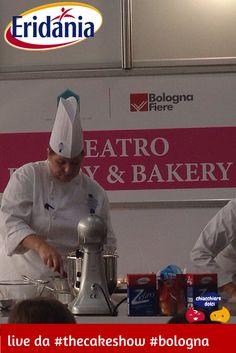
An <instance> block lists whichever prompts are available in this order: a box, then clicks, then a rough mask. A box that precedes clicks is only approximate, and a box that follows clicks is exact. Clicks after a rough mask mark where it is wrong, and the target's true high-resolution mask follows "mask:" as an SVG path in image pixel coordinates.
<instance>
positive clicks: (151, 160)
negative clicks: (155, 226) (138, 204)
mask: <svg viewBox="0 0 236 353" xmlns="http://www.w3.org/2000/svg"><path fill="white" fill-rule="evenodd" d="M84 138H85V150H86V158H85V160H84V163H83V170H84V172H85V173H86V174H88V175H89V176H90V177H91V178H94V179H95V180H97V181H98V182H99V183H100V184H101V185H102V186H103V187H104V188H105V189H106V190H145V189H146V190H147V189H184V188H232V187H236V127H214V128H212V127H211V128H189V129H147V130H112V131H87V132H85V133H84ZM48 140H49V133H47V132H32V133H3V134H1V135H0V151H1V153H0V168H1V169H0V172H1V173H0V191H1V192H2V191H3V190H4V188H5V186H6V184H7V182H8V180H9V177H10V175H11V173H12V172H13V171H14V169H16V168H18V167H20V166H21V165H22V164H24V163H27V162H29V161H36V160H41V159H45V158H46V148H47V144H48Z"/></svg>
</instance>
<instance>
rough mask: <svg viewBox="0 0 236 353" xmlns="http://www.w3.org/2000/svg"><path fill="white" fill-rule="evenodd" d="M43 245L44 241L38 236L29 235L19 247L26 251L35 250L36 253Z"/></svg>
mask: <svg viewBox="0 0 236 353" xmlns="http://www.w3.org/2000/svg"><path fill="white" fill-rule="evenodd" d="M44 244H45V241H44V240H43V239H42V238H40V236H39V235H37V234H30V235H28V236H27V237H25V238H24V239H23V240H22V242H21V245H22V246H23V247H24V248H25V249H28V250H35V251H36V252H39V248H40V247H41V246H42V245H44Z"/></svg>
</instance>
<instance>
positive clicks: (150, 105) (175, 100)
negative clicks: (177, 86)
mask: <svg viewBox="0 0 236 353" xmlns="http://www.w3.org/2000/svg"><path fill="white" fill-rule="evenodd" d="M192 101H193V94H168V93H166V92H162V93H158V94H156V93H130V111H131V112H151V111H171V110H173V109H174V106H175V105H177V104H179V103H185V102H192Z"/></svg>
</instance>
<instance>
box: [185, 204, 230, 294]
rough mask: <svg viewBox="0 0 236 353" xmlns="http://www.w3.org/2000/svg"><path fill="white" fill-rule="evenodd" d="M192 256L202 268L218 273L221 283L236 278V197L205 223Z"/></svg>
mask: <svg viewBox="0 0 236 353" xmlns="http://www.w3.org/2000/svg"><path fill="white" fill-rule="evenodd" d="M191 260H192V261H193V263H194V265H195V268H196V269H198V270H199V271H201V272H206V271H207V272H210V273H212V272H215V273H217V274H218V285H219V287H220V286H222V285H224V284H226V283H228V282H231V281H233V282H236V199H233V200H231V201H230V202H229V203H228V204H227V205H226V206H225V207H223V208H222V209H221V210H220V211H219V212H218V213H217V214H216V215H215V216H214V217H213V218H212V219H211V221H210V222H209V223H208V224H207V225H206V227H205V228H204V230H203V231H202V233H201V234H200V237H199V238H198V240H197V242H196V244H195V245H194V247H193V249H192V251H191Z"/></svg>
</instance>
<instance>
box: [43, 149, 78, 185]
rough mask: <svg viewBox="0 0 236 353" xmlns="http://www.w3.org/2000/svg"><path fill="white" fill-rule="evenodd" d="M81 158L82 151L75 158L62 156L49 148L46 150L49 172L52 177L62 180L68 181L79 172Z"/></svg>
mask: <svg viewBox="0 0 236 353" xmlns="http://www.w3.org/2000/svg"><path fill="white" fill-rule="evenodd" d="M83 158H84V151H82V152H81V154H80V155H79V156H77V157H75V158H64V157H62V156H60V155H58V154H56V153H55V152H53V151H52V150H51V149H49V150H48V161H49V166H50V170H51V173H52V175H53V177H54V178H56V179H58V180H60V181H63V182H69V181H71V180H72V179H74V178H75V177H76V176H77V175H78V174H79V171H80V167H81V163H82V161H83Z"/></svg>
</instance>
